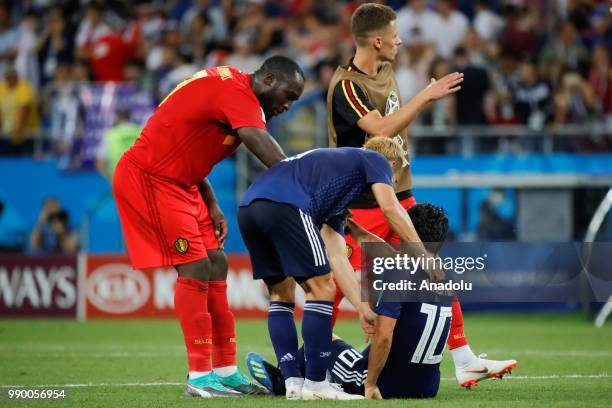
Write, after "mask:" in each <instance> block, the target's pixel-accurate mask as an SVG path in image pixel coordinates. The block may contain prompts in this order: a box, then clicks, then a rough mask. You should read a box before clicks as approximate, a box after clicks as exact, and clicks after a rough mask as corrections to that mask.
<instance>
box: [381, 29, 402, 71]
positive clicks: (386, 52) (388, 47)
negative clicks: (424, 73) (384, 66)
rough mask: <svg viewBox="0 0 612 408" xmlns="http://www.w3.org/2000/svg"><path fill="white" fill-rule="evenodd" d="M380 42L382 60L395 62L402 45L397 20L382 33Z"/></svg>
mask: <svg viewBox="0 0 612 408" xmlns="http://www.w3.org/2000/svg"><path fill="white" fill-rule="evenodd" d="M380 40H381V42H380V59H381V60H382V61H389V62H393V61H395V57H396V56H397V52H398V48H399V46H400V45H402V40H400V38H399V34H398V32H397V25H396V23H395V20H393V21H391V22H390V23H389V26H388V27H387V28H385V29H384V30H383V31H382V32H381V33H380Z"/></svg>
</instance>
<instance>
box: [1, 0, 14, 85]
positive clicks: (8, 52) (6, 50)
mask: <svg viewBox="0 0 612 408" xmlns="http://www.w3.org/2000/svg"><path fill="white" fill-rule="evenodd" d="M17 38H18V34H17V30H16V29H14V28H13V27H12V26H11V17H10V13H9V9H8V6H7V5H6V4H0V78H4V74H5V71H6V70H7V69H9V68H11V67H12V66H13V60H14V59H15V57H16V56H17V48H16V46H17Z"/></svg>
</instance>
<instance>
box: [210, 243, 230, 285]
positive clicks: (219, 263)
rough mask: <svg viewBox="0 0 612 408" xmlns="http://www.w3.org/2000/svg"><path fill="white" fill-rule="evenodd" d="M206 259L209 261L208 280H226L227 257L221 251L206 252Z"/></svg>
mask: <svg viewBox="0 0 612 408" xmlns="http://www.w3.org/2000/svg"><path fill="white" fill-rule="evenodd" d="M208 259H209V260H210V265H211V268H210V280H211V281H224V280H226V279H227V270H228V262H227V255H226V254H225V252H224V251H223V250H221V249H216V250H213V251H208Z"/></svg>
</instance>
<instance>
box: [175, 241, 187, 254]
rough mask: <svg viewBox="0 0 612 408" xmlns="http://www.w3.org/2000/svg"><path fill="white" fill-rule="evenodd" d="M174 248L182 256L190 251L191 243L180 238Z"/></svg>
mask: <svg viewBox="0 0 612 408" xmlns="http://www.w3.org/2000/svg"><path fill="white" fill-rule="evenodd" d="M174 247H175V248H176V250H177V251H178V252H179V253H180V254H186V253H187V251H189V241H187V240H186V239H185V238H178V239H177V240H176V241H174Z"/></svg>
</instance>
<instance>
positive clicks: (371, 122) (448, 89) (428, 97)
mask: <svg viewBox="0 0 612 408" xmlns="http://www.w3.org/2000/svg"><path fill="white" fill-rule="evenodd" d="M461 82H463V74H461V73H458V72H454V73H452V74H448V75H446V76H444V77H443V78H441V79H439V80H437V81H436V80H434V79H432V80H431V82H430V83H429V85H428V86H427V87H426V88H425V89H423V90H422V91H421V92H419V93H418V94H416V96H415V97H414V98H412V99H411V100H410V101H409V102H408V103H407V104H405V105H404V106H402V107H401V108H400V109H399V110H397V111H395V112H393V113H391V114H389V115H386V116H382V115H381V114H380V112H379V111H377V110H372V111H370V112H369V113H368V114H366V115H365V116H363V117H362V118H361V119H359V121H358V122H357V125H358V126H359V127H360V128H361V130H363V131H364V132H366V133H367V134H370V135H379V136H388V137H393V136H395V135H397V134H398V133H400V132H401V131H402V130H404V129H405V128H407V127H408V125H410V124H411V123H412V122H413V121H414V120H415V119H416V117H417V116H418V114H419V113H421V111H423V109H424V108H425V107H426V106H427V104H428V103H429V102H432V101H435V100H437V99H440V98H443V97H445V96H447V95H450V94H453V93H455V92H457V91H458V90H460V89H461V86H459V84H461Z"/></svg>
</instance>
